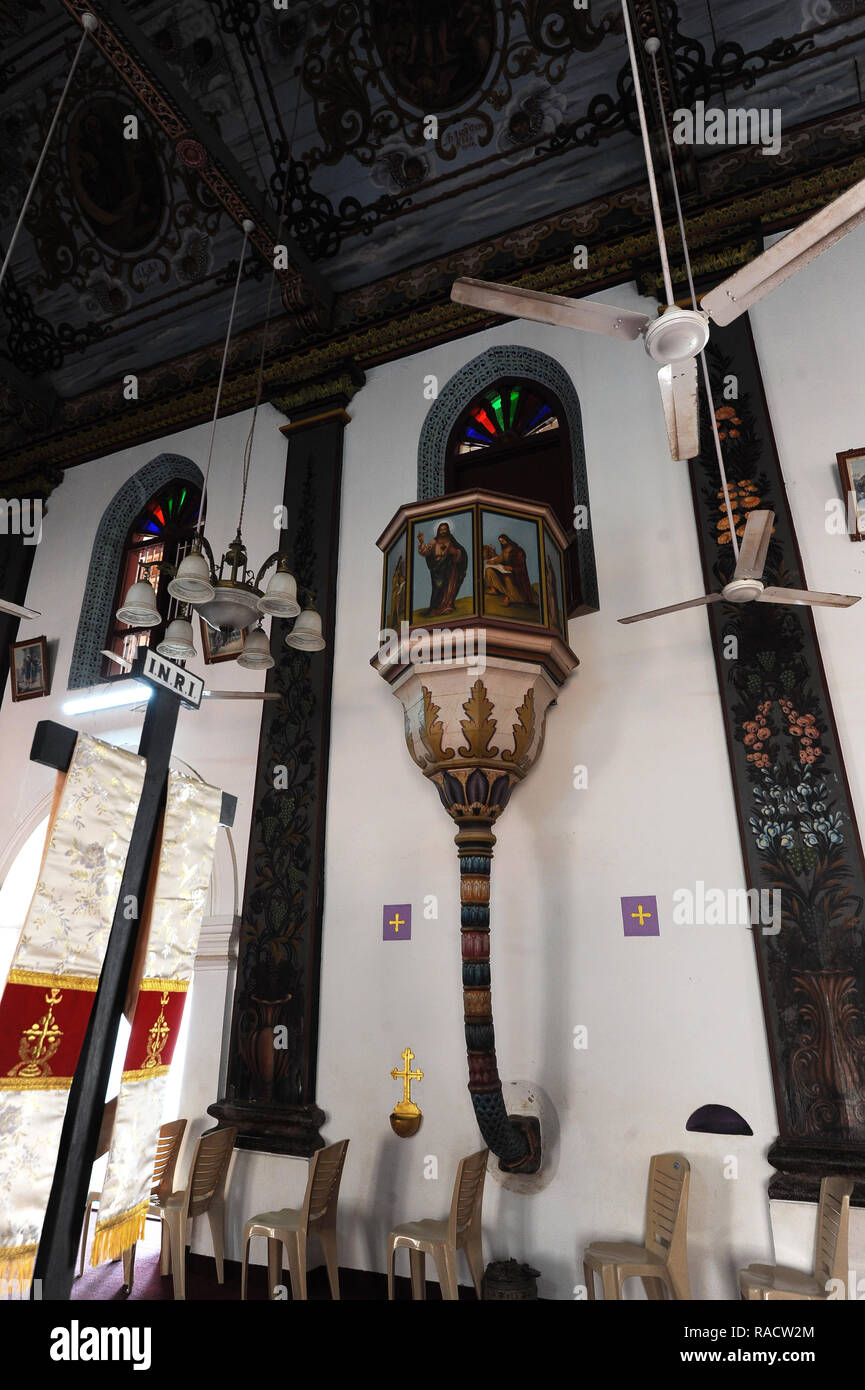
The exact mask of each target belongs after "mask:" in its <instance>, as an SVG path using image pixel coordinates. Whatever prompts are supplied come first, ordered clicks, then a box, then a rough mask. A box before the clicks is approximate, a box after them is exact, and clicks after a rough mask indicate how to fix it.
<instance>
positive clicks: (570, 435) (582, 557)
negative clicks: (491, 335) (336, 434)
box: [418, 346, 599, 618]
mask: <svg viewBox="0 0 865 1390" xmlns="http://www.w3.org/2000/svg"><path fill="white" fill-rule="evenodd" d="M466 488H486V489H488V490H489V491H491V492H502V493H506V494H509V495H511V496H517V497H525V498H528V499H530V500H532V501H538V502H546V503H548V505H549V506H550V507H551V508H552V509H553V511H554V512H555V514H556V516H557V517H558V520H559V521H560V523H561V525H562V527H563V529H564V531H565V533H566V535H567V537H568V541H569V546H568V555H567V561H568V562H567V564H566V570H567V581H568V616H569V617H572V618H573V617H576V616H578V615H579V614H581V613H593V612H595V611H596V610H597V608H598V606H599V604H598V581H597V572H596V569H595V554H594V547H593V545H592V531H591V521H590V510H589V488H588V479H587V476H586V460H585V452H584V448H583V427H582V416H581V412H580V401H579V397H578V396H577V393H576V390H575V389H574V385H573V382H572V381H571V379H570V377H569V376H568V375H567V373H566V372H565V371H564V369H563V368H562V367H561V366H560V365H559V363H558V362H556V361H555V359H554V358H552V357H548V356H547V355H546V353H543V352H537V351H536V350H535V349H533V348H523V347H506V346H503V347H492V348H488V349H487V351H486V352H482V353H480V354H479V355H478V356H477V357H475V358H473V359H472V361H471V362H468V363H467V364H466V365H465V366H464V367H463V368H462V369H461V370H460V371H459V372H457V373H456V374H455V375H454V376H452V377H451V378H450V380H449V381H448V382H447V384H446V385H445V386H444V387H443V388H442V390H441V391H440V392H439V394H438V396H437V398H436V400H435V401H434V402H433V404H432V406H431V407H430V410H429V413H428V414H427V417H426V420H425V421H424V425H423V429H422V430H421V437H420V442H419V445H418V500H419V501H426V500H428V499H429V498H432V497H441V496H443V495H445V494H447V493H451V492H458V491H462V490H464V489H466ZM577 507H584V508H585V512H584V513H582V514H581V520H583V521H584V522H585V525H581V526H580V527H579V528H575V525H574V520H575V509H576V508H577Z"/></svg>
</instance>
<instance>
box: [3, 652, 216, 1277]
mask: <svg viewBox="0 0 865 1390" xmlns="http://www.w3.org/2000/svg"><path fill="white" fill-rule="evenodd" d="M131 674H132V675H133V676H134V678H135V679H136V680H140V681H143V682H144V683H145V684H147V685H149V686H151V691H152V693H151V696H150V699H149V701H148V703H147V713H146V714H145V716H144V727H143V728H142V730H141V740H140V742H139V745H138V753H139V756H140V757H142V758H144V759H146V762H147V770H146V772H145V775H144V785H143V787H142V791H141V800H140V801H139V803H138V812H137V814H136V817H135V824H134V826H133V829H132V837H131V839H130V841H129V850H128V853H127V855H126V867H125V869H124V871H123V880H122V882H121V885H120V891H119V893H118V895H117V908H116V910H115V913H114V922H113V924H112V927H111V935H110V937H109V939H108V946H107V947H106V951H105V958H104V961H103V964H102V973H101V975H100V977H99V988H98V989H97V991H96V997H95V999H94V1001H93V1008H92V1010H91V1013H90V1021H89V1023H88V1025H87V1033H86V1035H85V1038H84V1043H83V1045H82V1048H81V1052H80V1055H79V1058H78V1065H77V1066H76V1068H75V1075H74V1077H73V1079H72V1085H71V1087H70V1090H69V1100H68V1103H67V1106H66V1118H65V1119H64V1121H63V1132H62V1134H61V1136H60V1147H59V1149H58V1153H57V1163H56V1165H55V1168H54V1180H53V1182H52V1185H51V1195H50V1197H49V1199H48V1206H47V1208H46V1211H45V1220H44V1221H43V1223H42V1236H41V1239H40V1241H39V1250H38V1252H37V1255H36V1263H35V1265H34V1268H33V1284H32V1286H31V1293H30V1296H31V1298H34V1297H35V1296H36V1294H35V1291H36V1290H37V1289H38V1288H39V1280H40V1279H41V1280H42V1297H43V1298H44V1299H68V1298H69V1296H70V1294H71V1292H72V1282H73V1279H74V1277H75V1261H76V1257H77V1254H78V1243H79V1241H80V1239H81V1227H82V1225H83V1222H84V1209H85V1206H86V1204H87V1193H88V1191H89V1188H90V1170H91V1168H92V1167H93V1162H94V1159H95V1157H96V1150H97V1147H98V1144H99V1131H100V1129H101V1127H102V1117H103V1112H104V1110H105V1092H106V1090H107V1089H108V1078H109V1076H110V1074H111V1064H112V1062H113V1060H114V1048H115V1045H116V1042H117V1029H118V1026H119V1024H120V1017H121V1015H122V1013H123V1007H124V1004H125V1002H126V994H127V990H128V987H129V976H130V974H131V973H132V964H133V960H134V958H135V947H136V942H137V939H138V926H139V923H138V921H137V920H136V919H134V918H133V919H131V920H128V919H127V918H126V917H125V916H124V904H125V903H126V902H128V901H129V897H130V896H134V898H135V901H136V902H139V903H143V902H144V899H145V897H146V893H147V881H148V877H149V874H150V861H151V858H152V856H153V851H154V847H155V844H156V832H157V829H158V826H159V819H160V816H161V814H162V809H163V806H164V805H165V793H166V788H167V783H168V764H169V761H170V759H171V749H172V746H173V743H174V733H175V729H176V727H177V716H178V713H179V710H180V706H181V704H183V705H185V706H186V707H187V708H190V707H191V708H197V707H198V703H199V702H200V700H201V694H202V691H203V689H204V682H203V681H202V679H201V677H200V676H196V675H194V674H193V673H192V672H191V671H186V670H185V668H184V667H182V666H178V665H177V664H176V663H174V662H171V661H167V660H166V659H165V658H163V657H158V656H157V655H156V653H154V652H151V651H149V650H148V649H147V648H145V649H144V650H143V651H141V652H139V653H138V655H137V656H136V658H135V661H134V662H133V665H132V672H131ZM77 738H78V734H77V732H76V730H75V729H67V728H66V727H65V726H64V725H62V724H55V723H54V721H53V720H48V719H43V720H40V722H39V723H38V724H37V725H36V733H35V735H34V737H33V747H32V748H31V750H30V759H31V761H32V762H36V763H42V764H43V765H44V766H45V767H53V768H56V769H57V770H58V771H60V772H65V771H66V769H67V768H68V767H69V763H70V762H71V759H72V754H73V752H74V749H75V743H76V740H77ZM236 809H237V798H236V797H234V796H229V795H228V793H227V792H223V793H222V809H221V812H220V817H219V823H220V825H226V826H231V825H233V824H234V814H235V811H236Z"/></svg>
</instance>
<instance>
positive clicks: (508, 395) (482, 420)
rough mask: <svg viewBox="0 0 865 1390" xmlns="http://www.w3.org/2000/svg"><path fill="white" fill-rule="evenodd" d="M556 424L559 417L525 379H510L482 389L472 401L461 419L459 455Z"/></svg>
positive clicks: (523, 437)
mask: <svg viewBox="0 0 865 1390" xmlns="http://www.w3.org/2000/svg"><path fill="white" fill-rule="evenodd" d="M558 427H559V421H558V416H557V415H556V412H555V410H554V409H553V407H552V405H551V404H550V403H549V401H547V400H544V399H543V397H542V396H540V395H539V394H538V392H537V391H536V390H533V389H532V387H531V386H528V385H526V384H525V383H524V382H512V383H510V384H506V385H504V386H502V387H493V388H492V389H491V390H489V391H484V392H483V393H482V395H480V396H479V397H478V398H477V400H475V401H473V402H472V404H471V406H470V407H469V409H468V411H467V412H466V415H465V416H464V418H463V421H462V428H461V433H460V437H459V440H458V444H457V448H458V452H459V453H461V454H465V453H470V452H471V451H472V450H473V449H488V448H490V447H492V446H493V445H496V444H501V443H506V442H507V441H508V440H509V439H510V440H512V441H516V440H520V439H529V438H531V437H532V436H533V435H536V434H543V433H544V432H546V431H548V430H556V429H558Z"/></svg>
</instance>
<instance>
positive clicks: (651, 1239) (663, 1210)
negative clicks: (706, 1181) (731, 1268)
mask: <svg viewBox="0 0 865 1390" xmlns="http://www.w3.org/2000/svg"><path fill="white" fill-rule="evenodd" d="M690 1181H691V1165H690V1163H689V1162H688V1160H687V1159H686V1158H685V1155H684V1154H654V1155H653V1157H652V1162H651V1164H650V1166H649V1191H648V1196H647V1198H646V1249H647V1250H651V1251H652V1253H653V1254H655V1255H660V1256H662V1258H663V1259H665V1260H668V1259H669V1258H670V1256H671V1255H673V1256H675V1255H676V1254H677V1253H678V1252H679V1250H680V1249H681V1248H684V1245H685V1241H686V1238H687V1225H688V1187H689V1185H690Z"/></svg>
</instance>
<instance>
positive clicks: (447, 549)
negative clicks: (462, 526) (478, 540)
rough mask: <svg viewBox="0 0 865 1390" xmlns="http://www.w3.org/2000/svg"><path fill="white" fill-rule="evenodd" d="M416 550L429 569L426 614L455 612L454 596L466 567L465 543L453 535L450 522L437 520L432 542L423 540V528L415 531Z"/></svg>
mask: <svg viewBox="0 0 865 1390" xmlns="http://www.w3.org/2000/svg"><path fill="white" fill-rule="evenodd" d="M417 549H418V554H419V555H422V556H423V558H424V559H425V560H426V563H427V569H428V570H429V578H430V601H429V616H430V617H431V618H438V617H441V616H442V615H443V614H445V613H453V612H455V611H456V601H457V595H458V594H459V591H460V589H461V588H462V584H463V580H464V579H465V577H466V571H467V570H468V566H469V557H468V553H467V551H466V549H465V546H463V545H460V542H459V541H458V540H457V538H456V536H455V535H453V533H452V531H451V528H450V525H449V523H448V522H447V521H440V522H439V524H438V526H437V528H436V533H435V536H434V538H433V539H432V540H431V541H427V540H425V539H424V533H423V531H418V533H417Z"/></svg>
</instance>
